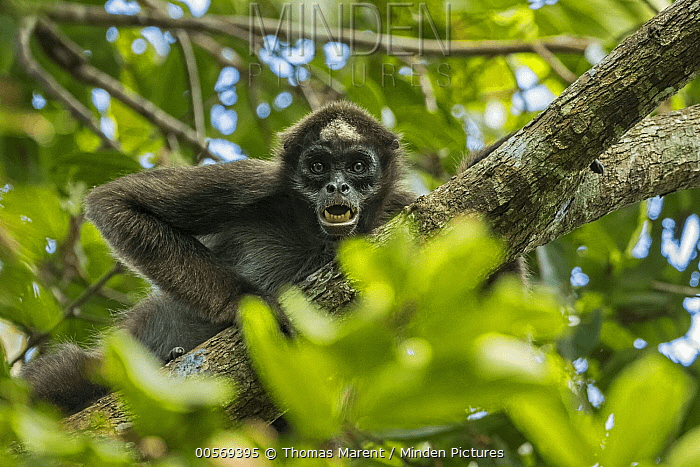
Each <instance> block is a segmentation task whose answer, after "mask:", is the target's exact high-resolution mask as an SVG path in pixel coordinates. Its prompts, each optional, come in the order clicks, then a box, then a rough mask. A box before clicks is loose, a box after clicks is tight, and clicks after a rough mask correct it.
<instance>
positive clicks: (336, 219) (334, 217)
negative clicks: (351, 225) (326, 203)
mask: <svg viewBox="0 0 700 467" xmlns="http://www.w3.org/2000/svg"><path fill="white" fill-rule="evenodd" d="M351 217H352V211H351V210H350V209H348V210H347V211H345V213H344V214H331V213H330V212H328V210H327V209H326V210H324V211H323V218H324V219H326V222H330V223H331V224H340V223H342V222H348V221H349V220H350V218H351Z"/></svg>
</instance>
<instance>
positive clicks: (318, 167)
mask: <svg viewBox="0 0 700 467" xmlns="http://www.w3.org/2000/svg"><path fill="white" fill-rule="evenodd" d="M309 168H310V169H311V173H314V174H316V175H318V174H320V173H323V171H324V170H325V168H326V166H325V165H323V163H322V162H313V163H312V164H311V166H310V167H309Z"/></svg>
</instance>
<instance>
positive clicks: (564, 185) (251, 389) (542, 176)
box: [67, 0, 700, 427]
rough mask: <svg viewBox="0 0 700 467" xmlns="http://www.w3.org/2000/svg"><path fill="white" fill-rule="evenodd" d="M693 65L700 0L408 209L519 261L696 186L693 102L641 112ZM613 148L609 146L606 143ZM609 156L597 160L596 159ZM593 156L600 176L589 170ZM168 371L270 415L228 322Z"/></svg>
mask: <svg viewBox="0 0 700 467" xmlns="http://www.w3.org/2000/svg"><path fill="white" fill-rule="evenodd" d="M699 70H700V0H679V1H677V2H676V3H674V4H673V5H672V6H671V7H669V8H668V9H667V10H665V11H664V12H662V13H661V14H659V15H658V16H657V17H655V18H654V19H652V20H651V21H649V22H648V23H647V24H646V25H644V26H643V27H642V28H641V29H640V30H639V31H638V32H637V33H635V34H634V35H632V36H630V37H629V38H628V39H627V40H625V41H624V42H623V43H622V44H621V45H620V46H619V47H618V48H616V49H615V50H614V51H613V52H612V53H611V54H610V55H609V56H608V57H607V58H606V59H605V60H604V61H603V62H601V63H600V64H599V65H597V66H596V67H594V68H593V69H591V70H590V71H589V72H587V73H586V74H585V75H584V76H582V77H581V78H580V79H579V80H578V81H577V82H576V83H574V84H573V85H572V86H570V87H569V88H568V89H567V90H566V91H565V92H564V93H563V94H562V95H561V96H560V97H559V98H558V99H557V100H556V101H554V102H553V103H552V104H551V105H550V106H549V107H548V108H547V109H546V110H545V111H544V112H542V114H540V115H539V116H538V117H537V118H535V119H534V120H533V121H532V122H531V123H530V124H529V125H527V126H526V127H525V128H524V129H523V130H521V131H520V132H518V133H517V134H516V135H514V136H513V137H512V138H511V139H510V140H509V141H508V142H506V143H504V145H503V146H501V148H499V149H498V150H497V151H496V152H495V153H493V154H492V155H491V156H489V157H488V158H486V159H484V160H483V161H481V162H479V163H478V164H476V165H475V166H473V167H471V168H470V169H469V170H467V171H466V172H464V173H463V174H460V175H459V176H458V177H455V178H453V180H451V181H450V182H448V183H446V184H445V185H443V186H441V187H440V188H438V189H437V190H435V191H434V192H433V193H431V194H430V195H428V196H425V197H422V198H420V199H419V200H418V201H417V202H416V203H415V204H414V205H412V206H411V207H409V208H407V210H406V214H407V215H408V216H409V217H410V218H411V219H412V220H413V221H414V222H415V225H416V226H417V234H418V235H421V236H429V235H430V234H431V233H433V232H435V231H437V230H438V229H440V228H441V227H443V226H444V225H445V224H446V223H447V222H448V221H449V220H450V219H452V218H454V217H455V216H457V215H459V214H463V213H469V212H475V211H476V212H483V213H486V214H487V216H488V217H489V219H490V220H491V221H492V223H493V225H494V229H495V230H496V231H497V232H498V233H500V234H501V235H503V236H504V237H505V239H506V240H507V242H508V244H509V245H510V254H511V256H515V255H518V254H521V253H523V252H527V251H530V250H532V249H533V248H535V247H537V246H538V245H542V244H544V243H547V242H548V241H550V240H552V239H554V238H556V237H558V236H560V235H562V234H564V233H567V232H569V231H571V230H573V229H574V228H576V227H578V226H580V225H583V224H584V223H586V222H590V221H592V220H595V219H597V218H599V217H602V216H603V215H605V214H607V213H609V212H612V211H614V210H616V209H618V208H620V207H622V206H624V205H627V204H630V203H633V202H635V201H640V200H643V199H646V198H649V197H651V196H654V195H658V194H666V193H669V192H672V191H676V190H680V189H686V188H691V187H699V186H700V107H699V106H695V107H691V108H688V109H685V110H683V111H680V112H673V113H670V114H666V115H660V116H657V117H654V118H650V119H647V120H646V121H644V122H643V123H641V124H639V125H637V126H636V127H635V128H634V129H633V130H632V131H630V132H629V133H628V134H627V135H626V136H625V137H624V138H622V140H621V141H620V142H619V143H618V144H617V145H615V146H614V147H612V148H611V146H612V145H613V144H614V143H615V142H616V141H617V140H618V139H620V137H621V136H622V135H623V134H624V133H625V132H627V131H628V130H629V129H630V128H632V127H633V126H634V125H635V124H636V123H637V122H639V121H640V120H642V119H643V118H644V117H645V116H646V115H647V114H649V113H650V112H651V111H652V110H653V109H655V108H656V106H657V105H658V104H659V103H660V102H661V101H663V100H664V99H665V98H667V97H668V96H670V95H671V94H673V93H674V92H676V91H677V90H678V89H680V88H681V87H682V86H683V85H684V84H685V83H687V82H688V81H690V80H691V79H692V78H693V77H694V76H696V75H697V73H698V71H699ZM609 148H610V149H609ZM606 150H607V152H606V153H605V154H604V155H602V156H601V154H602V153H603V152H604V151H606ZM597 157H599V158H600V160H601V162H602V163H603V164H604V165H605V167H606V171H605V174H603V175H602V176H601V175H597V174H594V173H592V172H591V171H590V170H589V169H588V166H589V164H590V163H591V162H592V161H593V160H594V159H595V158H597ZM303 289H304V290H305V291H306V292H307V293H308V294H309V295H310V296H311V297H312V298H313V299H314V300H316V301H317V302H318V303H320V304H321V305H323V306H325V307H327V308H328V309H330V310H337V309H338V308H340V307H342V306H343V305H344V304H346V303H347V302H348V301H349V300H350V299H351V298H352V297H353V295H354V292H353V291H352V289H351V288H350V287H349V286H348V285H347V283H345V281H344V280H343V279H342V276H341V275H340V274H339V272H338V270H337V268H336V267H335V266H334V265H329V266H328V267H326V268H324V269H323V270H321V271H319V272H317V273H315V274H314V275H313V276H312V277H310V278H309V280H307V282H306V283H305V284H303ZM168 368H169V371H170V372H171V373H178V374H193V373H202V372H210V373H224V374H226V375H228V376H230V377H231V378H232V379H234V380H235V381H236V382H237V384H238V387H239V388H242V389H243V390H242V391H241V398H239V400H238V401H237V402H236V403H235V404H234V405H233V406H232V407H230V408H229V413H230V414H231V416H232V418H234V419H236V420H240V419H241V418H246V417H253V416H258V417H262V418H263V419H267V420H270V419H272V418H274V416H275V415H276V414H277V413H278V411H277V410H276V409H275V408H274V406H273V405H272V404H271V403H270V401H269V399H268V398H267V396H266V395H265V392H264V391H263V390H262V389H261V388H260V385H259V384H258V382H257V380H256V378H255V373H254V371H253V370H252V369H251V367H250V362H249V360H248V357H247V352H246V350H245V344H244V342H243V340H242V337H241V334H240V333H239V332H237V331H236V330H235V329H229V330H226V331H224V332H223V333H221V334H220V335H218V336H216V337H214V338H213V339H212V340H210V341H208V342H206V343H204V344H202V345H201V346H200V347H198V348H197V349H195V350H194V351H193V352H192V353H191V354H189V355H186V356H183V357H181V358H180V359H178V360H176V361H175V362H172V363H171V364H170V365H168ZM96 411H98V412H99V413H101V414H102V415H103V416H104V417H105V418H107V419H108V420H110V421H111V422H112V424H113V426H115V427H118V426H119V425H120V424H123V423H124V421H125V420H126V419H125V418H124V416H123V414H122V413H121V412H120V410H119V408H117V407H116V406H115V404H114V399H113V398H110V399H108V400H106V401H105V400H102V401H100V402H99V403H98V404H97V405H96V406H93V407H92V408H89V409H87V410H86V411H84V412H81V413H79V414H76V415H74V416H73V417H71V418H70V419H68V420H67V423H68V424H69V426H72V427H84V426H86V424H87V423H88V421H89V420H90V419H91V417H92V414H94V413H95V412H96Z"/></svg>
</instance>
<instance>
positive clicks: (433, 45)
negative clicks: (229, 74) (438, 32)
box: [39, 3, 600, 57]
mask: <svg viewBox="0 0 700 467" xmlns="http://www.w3.org/2000/svg"><path fill="white" fill-rule="evenodd" d="M39 11H40V12H42V13H44V14H46V15H48V17H50V18H51V19H53V20H54V21H57V22H61V23H79V24H83V25H95V26H103V27H104V26H120V27H125V26H139V27H141V26H158V27H161V28H164V29H187V30H188V31H200V32H204V31H206V32H210V33H214V34H222V35H225V36H231V37H235V38H237V39H239V40H243V41H246V42H247V41H248V40H249V39H250V37H249V33H250V32H253V33H255V34H256V35H257V37H255V40H256V41H257V42H258V43H259V42H260V41H261V40H262V39H261V38H262V36H263V35H264V34H270V33H273V32H274V31H276V30H277V27H278V25H279V26H280V30H279V32H280V34H284V35H287V34H289V35H290V37H302V34H301V33H302V26H301V25H293V26H292V28H291V29H288V28H287V26H286V24H279V23H280V21H279V19H274V18H260V21H257V20H256V21H250V18H249V17H248V16H221V15H207V16H204V17H201V18H178V19H173V18H169V17H162V16H161V15H158V14H155V13H152V12H149V11H142V12H140V13H138V14H136V15H112V14H109V13H107V12H106V11H105V10H104V8H100V7H97V6H89V5H81V4H75V3H61V4H60V5H47V6H46V7H43V6H42V7H41V8H40V9H39ZM251 23H253V24H251ZM251 26H252V28H251ZM303 29H304V31H303V32H304V34H303V36H304V37H306V38H309V39H315V40H317V41H318V42H326V41H328V37H327V36H326V35H325V34H315V31H312V30H311V28H308V27H307V28H303ZM263 30H264V31H263ZM338 36H339V37H342V38H344V39H347V38H350V37H352V38H353V41H352V42H353V44H354V45H357V46H362V47H364V48H366V49H372V48H374V46H375V45H377V44H378V45H379V48H380V49H382V50H385V51H386V50H387V47H388V46H389V45H388V44H389V43H391V49H392V52H396V51H399V50H400V51H403V52H412V53H416V54H419V55H421V56H426V57H427V56H445V55H449V56H451V57H469V56H482V55H488V56H492V55H506V54H511V53H519V52H532V42H529V41H521V40H494V41H463V40H451V39H449V38H444V39H443V40H442V41H439V40H436V39H431V40H428V39H424V38H412V37H403V36H390V35H387V34H379V35H377V34H374V33H366V32H365V31H358V30H355V29H349V28H344V29H341V30H340V32H339V33H338ZM335 39H336V40H337V39H338V37H335ZM539 42H541V43H542V44H544V45H545V46H546V47H547V49H548V50H550V51H551V52H553V53H571V54H583V53H584V52H585V51H586V48H587V47H589V46H590V45H592V44H594V43H599V42H600V41H599V40H597V39H593V38H581V37H575V38H574V37H565V36H559V37H553V38H549V39H541V40H539ZM447 47H448V48H449V51H447V50H446V48H447Z"/></svg>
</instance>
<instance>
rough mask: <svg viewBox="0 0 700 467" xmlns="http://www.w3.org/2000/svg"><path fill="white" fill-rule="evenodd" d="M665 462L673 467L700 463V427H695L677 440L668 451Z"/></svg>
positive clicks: (689, 466) (694, 466) (684, 466)
mask: <svg viewBox="0 0 700 467" xmlns="http://www.w3.org/2000/svg"><path fill="white" fill-rule="evenodd" d="M665 464H668V465H669V466H671V467H696V466H698V465H700V427H695V428H693V429H692V430H690V431H689V432H688V433H686V434H684V435H683V436H682V437H681V438H680V439H679V440H677V441H676V442H675V443H674V444H673V446H671V448H670V449H669V450H668V453H666V458H665Z"/></svg>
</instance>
